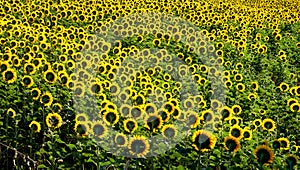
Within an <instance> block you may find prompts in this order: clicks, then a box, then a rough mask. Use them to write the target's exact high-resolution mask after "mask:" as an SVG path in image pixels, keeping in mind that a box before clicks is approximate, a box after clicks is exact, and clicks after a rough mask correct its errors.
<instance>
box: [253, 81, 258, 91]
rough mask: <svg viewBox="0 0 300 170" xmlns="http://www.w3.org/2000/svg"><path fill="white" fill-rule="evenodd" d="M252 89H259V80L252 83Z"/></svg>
mask: <svg viewBox="0 0 300 170" xmlns="http://www.w3.org/2000/svg"><path fill="white" fill-rule="evenodd" d="M251 89H252V90H253V91H257V90H258V83H257V82H252V83H251Z"/></svg>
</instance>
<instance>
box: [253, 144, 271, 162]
mask: <svg viewBox="0 0 300 170" xmlns="http://www.w3.org/2000/svg"><path fill="white" fill-rule="evenodd" d="M254 155H255V158H256V159H257V161H258V162H259V163H260V164H270V163H272V162H273V159H274V153H273V151H272V149H271V148H270V147H268V146H267V145H259V146H258V147H257V148H256V149H255V150H254Z"/></svg>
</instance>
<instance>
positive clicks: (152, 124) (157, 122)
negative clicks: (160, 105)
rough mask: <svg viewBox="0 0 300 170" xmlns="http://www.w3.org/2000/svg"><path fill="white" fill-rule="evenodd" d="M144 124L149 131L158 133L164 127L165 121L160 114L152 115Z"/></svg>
mask: <svg viewBox="0 0 300 170" xmlns="http://www.w3.org/2000/svg"><path fill="white" fill-rule="evenodd" d="M144 123H145V127H146V128H147V129H149V130H151V131H156V130H157V129H160V128H161V127H162V124H163V119H162V117H161V116H160V115H158V114H150V115H147V116H146V117H145V119H144Z"/></svg>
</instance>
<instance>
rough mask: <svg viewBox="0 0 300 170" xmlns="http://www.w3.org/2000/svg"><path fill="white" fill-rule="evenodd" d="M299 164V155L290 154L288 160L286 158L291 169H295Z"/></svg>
mask: <svg viewBox="0 0 300 170" xmlns="http://www.w3.org/2000/svg"><path fill="white" fill-rule="evenodd" d="M297 162H298V157H297V155H293V154H290V155H289V156H288V157H287V158H286V164H287V165H288V167H289V168H290V169H293V167H294V166H295V165H297Z"/></svg>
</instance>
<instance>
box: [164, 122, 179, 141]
mask: <svg viewBox="0 0 300 170" xmlns="http://www.w3.org/2000/svg"><path fill="white" fill-rule="evenodd" d="M161 133H162V135H163V137H164V138H165V139H167V140H170V139H174V138H175V137H176V136H177V133H178V130H177V128H176V127H175V126H174V125H172V124H168V125H164V126H163V127H162V129H161Z"/></svg>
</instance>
